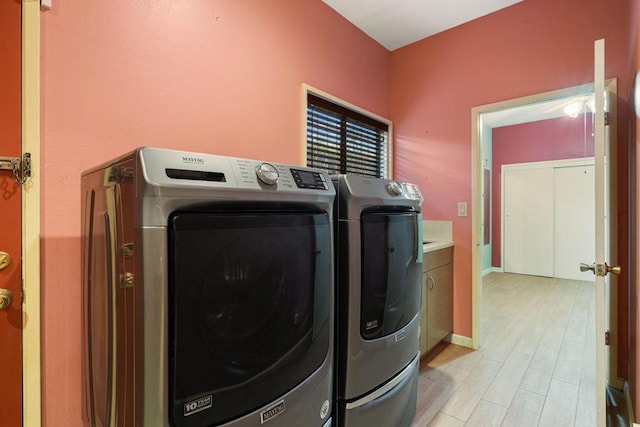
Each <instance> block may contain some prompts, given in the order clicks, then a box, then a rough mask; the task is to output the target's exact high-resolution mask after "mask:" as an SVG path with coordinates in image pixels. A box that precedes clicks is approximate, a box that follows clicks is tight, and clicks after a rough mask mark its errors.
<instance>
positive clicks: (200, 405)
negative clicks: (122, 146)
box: [82, 148, 335, 427]
mask: <svg viewBox="0 0 640 427" xmlns="http://www.w3.org/2000/svg"><path fill="white" fill-rule="evenodd" d="M334 195H335V190H334V188H333V186H332V184H331V182H330V177H329V176H328V175H327V174H326V173H325V172H322V171H320V170H314V169H309V168H304V167H293V166H286V165H281V164H275V163H272V164H269V163H263V162H259V161H255V160H246V159H238V158H231V157H222V156H215V155H207V154H198V153H188V152H180V151H170V150H160V149H154V148H140V149H137V150H135V151H134V152H132V153H129V154H127V155H124V156H122V157H120V158H118V159H115V160H112V161H110V162H107V163H106V164H104V165H102V166H99V167H97V168H94V169H92V170H89V171H87V172H85V173H84V174H83V175H82V216H83V228H82V254H83V258H82V266H83V269H82V278H83V346H84V349H83V368H84V369H83V371H84V375H83V378H84V396H85V402H84V408H85V414H84V417H85V424H86V425H91V426H134V425H135V426H148V427H159V426H181V427H183V426H184V427H200V426H213V425H216V426H217V425H222V426H228V427H246V426H258V425H261V424H265V425H267V426H273V427H277V426H281V427H282V426H310V427H320V426H324V427H327V426H330V425H331V420H332V418H331V413H332V411H333V409H332V367H333V260H332V252H333V240H332V239H333V231H332V208H333V200H334Z"/></svg>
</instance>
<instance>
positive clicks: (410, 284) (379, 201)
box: [332, 175, 422, 427]
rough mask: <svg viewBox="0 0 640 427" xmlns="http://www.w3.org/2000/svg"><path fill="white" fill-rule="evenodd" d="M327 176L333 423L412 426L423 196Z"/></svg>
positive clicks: (380, 183)
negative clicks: (332, 263)
mask: <svg viewBox="0 0 640 427" xmlns="http://www.w3.org/2000/svg"><path fill="white" fill-rule="evenodd" d="M332 180H333V182H334V185H335V186H336V202H335V206H334V209H335V210H334V218H335V219H336V222H337V226H336V228H335V230H336V239H335V241H336V246H335V248H336V250H335V260H336V272H337V276H336V312H337V318H336V348H335V352H336V382H335V386H336V394H335V396H336V404H335V410H336V413H337V424H338V425H339V426H344V427H369V426H373V425H375V426H381V427H382V426H384V427H405V426H409V425H410V424H411V421H412V419H413V417H414V415H415V410H416V400H417V386H418V362H419V352H418V340H419V328H420V304H421V283H422V226H421V224H422V217H421V211H422V195H421V194H420V191H419V189H418V187H417V186H416V185H414V184H409V183H401V182H396V181H391V180H385V179H378V178H371V177H364V176H358V175H337V176H333V177H332Z"/></svg>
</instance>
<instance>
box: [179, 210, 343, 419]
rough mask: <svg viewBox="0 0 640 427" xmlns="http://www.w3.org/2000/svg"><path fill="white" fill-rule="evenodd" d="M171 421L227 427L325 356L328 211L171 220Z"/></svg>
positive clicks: (191, 216) (202, 214) (192, 214)
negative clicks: (223, 426) (230, 422)
mask: <svg viewBox="0 0 640 427" xmlns="http://www.w3.org/2000/svg"><path fill="white" fill-rule="evenodd" d="M169 229H170V231H169V245H170V271H169V274H170V283H169V288H170V290H169V291H170V295H169V310H170V313H169V319H170V323H169V347H170V349H169V353H170V355H169V357H170V362H169V365H170V372H169V376H170V379H169V383H170V390H169V391H170V396H171V400H172V405H171V414H170V415H171V420H172V422H173V424H174V425H176V426H201V425H217V424H221V423H224V422H227V421H230V420H233V419H235V418H238V417H240V416H242V415H245V414H247V413H249V412H251V411H254V410H256V409H258V408H260V407H262V406H264V405H265V404H266V403H268V402H271V401H273V400H274V399H276V398H279V397H280V396H283V395H284V394H285V393H286V392H288V391H289V390H291V389H293V388H294V387H295V386H296V385H297V384H299V383H300V382H302V381H303V380H304V379H306V378H307V377H309V376H310V375H311V374H312V373H313V372H314V371H315V370H316V369H317V368H318V367H319V366H320V365H321V364H322V362H323V361H324V359H325V357H326V356H327V354H328V350H329V339H330V331H329V329H330V322H329V313H330V300H331V283H332V278H331V275H332V270H331V265H332V264H331V256H332V248H331V229H330V222H329V217H328V215H327V214H326V213H324V212H255V213H252V212H232V213H226V212H223V213H216V212H213V213H208V212H179V213H174V214H173V215H172V216H171V218H170V221H169Z"/></svg>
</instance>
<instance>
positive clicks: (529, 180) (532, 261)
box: [503, 167, 554, 277]
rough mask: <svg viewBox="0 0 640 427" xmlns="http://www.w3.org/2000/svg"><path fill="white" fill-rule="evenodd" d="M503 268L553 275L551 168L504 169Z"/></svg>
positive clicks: (552, 178) (516, 271) (505, 269)
mask: <svg viewBox="0 0 640 427" xmlns="http://www.w3.org/2000/svg"><path fill="white" fill-rule="evenodd" d="M503 174H504V216H503V217H504V251H503V253H504V264H503V265H504V271H505V272H507V273H518V274H529V275H534V276H547V277H552V276H553V215H554V210H553V199H554V197H553V181H554V173H553V168H551V167H538V168H532V169H518V170H505V169H503Z"/></svg>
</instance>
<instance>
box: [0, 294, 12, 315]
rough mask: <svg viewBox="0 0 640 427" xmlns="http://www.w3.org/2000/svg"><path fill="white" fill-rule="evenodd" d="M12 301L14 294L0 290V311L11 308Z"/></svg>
mask: <svg viewBox="0 0 640 427" xmlns="http://www.w3.org/2000/svg"><path fill="white" fill-rule="evenodd" d="M12 299H13V294H12V293H11V291H10V290H9V289H0V310H4V309H5V308H7V307H9V306H10V305H11V300H12Z"/></svg>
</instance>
